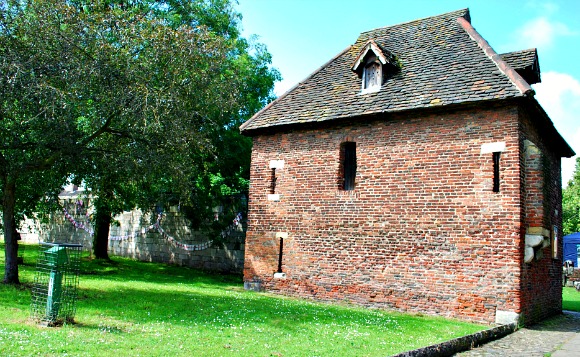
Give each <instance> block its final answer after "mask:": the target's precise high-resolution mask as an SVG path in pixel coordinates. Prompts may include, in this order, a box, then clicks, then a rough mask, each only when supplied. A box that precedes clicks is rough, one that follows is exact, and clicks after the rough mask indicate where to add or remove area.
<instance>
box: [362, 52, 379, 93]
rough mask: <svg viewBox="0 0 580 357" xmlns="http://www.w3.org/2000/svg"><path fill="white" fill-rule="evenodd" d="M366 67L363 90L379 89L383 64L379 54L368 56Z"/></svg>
mask: <svg viewBox="0 0 580 357" xmlns="http://www.w3.org/2000/svg"><path fill="white" fill-rule="evenodd" d="M367 57H368V58H367V59H366V63H365V67H364V70H363V81H362V89H363V91H369V90H379V89H380V87H381V85H382V84H383V83H382V77H383V75H382V65H381V63H380V62H379V60H378V58H377V56H375V55H369V56H367Z"/></svg>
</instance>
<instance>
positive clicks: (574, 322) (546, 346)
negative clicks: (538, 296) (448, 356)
mask: <svg viewBox="0 0 580 357" xmlns="http://www.w3.org/2000/svg"><path fill="white" fill-rule="evenodd" d="M456 356H458V357H484V356H485V357H499V356H509V357H536V356H537V357H547V356H550V357H580V313H577V312H571V311H565V312H564V314H563V315H560V316H556V317H553V318H551V319H548V320H546V321H543V322H541V323H539V324H537V325H533V326H530V327H526V328H522V329H520V330H518V331H516V332H514V333H512V334H511V335H508V336H506V337H504V338H502V339H499V340H497V341H493V342H490V343H488V344H486V345H484V346H481V347H478V348H475V349H473V350H471V351H467V352H463V353H459V354H457V355H456Z"/></svg>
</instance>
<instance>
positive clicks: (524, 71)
mask: <svg viewBox="0 0 580 357" xmlns="http://www.w3.org/2000/svg"><path fill="white" fill-rule="evenodd" d="M500 57H501V58H502V59H503V60H504V61H506V63H507V64H509V65H510V66H511V67H512V68H513V69H515V70H516V72H518V73H519V74H520V75H521V76H522V77H523V78H524V79H525V80H526V82H528V83H529V84H535V83H540V65H539V63H538V52H537V51H536V49H535V48H530V49H529V50H523V51H516V52H509V53H503V54H501V55H500Z"/></svg>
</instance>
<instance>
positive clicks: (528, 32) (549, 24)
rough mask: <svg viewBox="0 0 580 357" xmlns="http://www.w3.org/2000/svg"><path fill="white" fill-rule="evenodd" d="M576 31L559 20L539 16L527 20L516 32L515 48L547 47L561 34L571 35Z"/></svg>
mask: <svg viewBox="0 0 580 357" xmlns="http://www.w3.org/2000/svg"><path fill="white" fill-rule="evenodd" d="M571 35H575V33H574V32H573V31H572V30H570V29H569V28H568V26H566V25H565V24H563V23H561V22H558V21H551V20H549V19H548V18H546V17H543V16H542V17H538V18H536V19H533V20H531V21H528V22H526V23H525V24H524V25H523V26H522V27H521V28H519V29H518V30H517V31H516V33H515V38H516V40H515V42H516V47H515V48H521V49H525V48H531V47H539V48H547V47H550V46H551V45H552V44H553V43H554V40H555V39H556V38H557V37H559V36H571Z"/></svg>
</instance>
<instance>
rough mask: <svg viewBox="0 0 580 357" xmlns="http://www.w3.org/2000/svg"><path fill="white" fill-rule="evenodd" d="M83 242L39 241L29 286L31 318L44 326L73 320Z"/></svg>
mask: <svg viewBox="0 0 580 357" xmlns="http://www.w3.org/2000/svg"><path fill="white" fill-rule="evenodd" d="M81 252H82V245H80V244H65V243H40V250H39V253H38V262H37V265H36V274H35V276H34V284H33V286H32V304H31V315H32V318H33V319H35V320H37V321H39V322H40V323H42V324H45V325H47V326H55V325H60V324H63V323H65V322H68V323H72V322H73V320H74V316H75V312H76V307H75V305H76V300H77V288H78V285H79V268H80V257H81Z"/></svg>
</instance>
